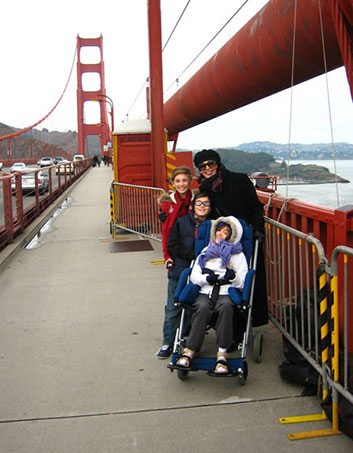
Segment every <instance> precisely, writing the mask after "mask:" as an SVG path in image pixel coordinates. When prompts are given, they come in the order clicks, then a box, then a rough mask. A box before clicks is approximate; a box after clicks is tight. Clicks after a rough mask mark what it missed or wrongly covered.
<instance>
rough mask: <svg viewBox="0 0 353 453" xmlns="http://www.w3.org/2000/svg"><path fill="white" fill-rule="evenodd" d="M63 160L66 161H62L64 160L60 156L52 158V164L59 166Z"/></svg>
mask: <svg viewBox="0 0 353 453" xmlns="http://www.w3.org/2000/svg"><path fill="white" fill-rule="evenodd" d="M63 160H66V159H64V158H63V157H61V156H56V157H55V158H54V164H55V165H57V164H60V163H61V162H62V161H63Z"/></svg>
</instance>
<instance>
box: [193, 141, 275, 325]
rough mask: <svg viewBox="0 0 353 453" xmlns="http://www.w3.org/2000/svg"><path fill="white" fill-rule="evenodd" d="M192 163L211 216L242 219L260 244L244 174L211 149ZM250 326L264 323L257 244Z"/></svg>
mask: <svg viewBox="0 0 353 453" xmlns="http://www.w3.org/2000/svg"><path fill="white" fill-rule="evenodd" d="M194 164H195V166H196V167H197V168H198V169H199V171H200V178H199V183H200V191H202V192H205V193H207V194H208V195H209V197H210V199H211V202H212V206H213V211H212V215H213V218H217V217H220V216H235V217H238V218H240V219H243V220H245V221H246V222H247V224H248V225H250V226H252V227H253V229H254V237H255V239H259V242H260V244H261V243H262V242H263V240H264V238H265V232H264V231H265V230H264V218H263V214H262V208H263V207H262V204H261V203H260V201H259V199H258V198H257V194H256V190H255V187H254V185H253V184H252V182H251V181H250V179H249V177H248V176H247V175H246V174H244V173H235V172H231V171H229V170H227V169H226V168H225V167H224V165H223V164H222V163H221V158H220V156H219V154H218V153H217V152H216V151H214V150H213V149H204V150H202V151H200V152H198V153H196V154H195V156H194ZM252 314H253V320H252V325H253V326H254V327H256V326H261V325H263V324H266V323H267V322H268V306H267V290H266V274H265V262H264V254H263V249H262V247H259V254H258V258H257V272H256V279H255V288H254V301H253V313H252Z"/></svg>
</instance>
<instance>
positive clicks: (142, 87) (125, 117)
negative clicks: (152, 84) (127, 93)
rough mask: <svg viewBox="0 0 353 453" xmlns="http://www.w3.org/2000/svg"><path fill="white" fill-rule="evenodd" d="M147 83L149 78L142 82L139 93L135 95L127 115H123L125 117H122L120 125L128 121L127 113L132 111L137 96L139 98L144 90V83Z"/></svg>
mask: <svg viewBox="0 0 353 453" xmlns="http://www.w3.org/2000/svg"><path fill="white" fill-rule="evenodd" d="M148 81H149V77H146V79H145V80H144V82H143V84H142V86H141V88H140V89H139V92H138V93H137V95H136V97H135V99H134V101H133V103H132V104H131V106H130V108H129V110H128V111H127V113H125V116H124V119H123V120H122V123H123V122H124V121H125V119H128V118H129V113H130V111H131V109H132V108H133V106H134V105H135V104H136V101H137V99H138V98H139V96H140V94H141V92H142V90H143V89H144V87H145V86H146V83H148Z"/></svg>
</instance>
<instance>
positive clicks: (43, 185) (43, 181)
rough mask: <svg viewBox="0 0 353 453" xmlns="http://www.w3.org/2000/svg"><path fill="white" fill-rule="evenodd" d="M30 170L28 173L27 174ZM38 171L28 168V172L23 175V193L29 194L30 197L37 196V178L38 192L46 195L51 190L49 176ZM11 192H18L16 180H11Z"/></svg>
mask: <svg viewBox="0 0 353 453" xmlns="http://www.w3.org/2000/svg"><path fill="white" fill-rule="evenodd" d="M27 170H28V172H27ZM31 170H32V171H31ZM36 170H38V169H37V168H29V167H27V168H26V172H25V173H22V174H21V186H22V192H23V193H29V194H30V195H35V189H36V178H37V179H38V192H39V193H44V192H47V191H48V190H49V177H48V174H46V173H44V172H43V171H41V170H39V171H36ZM11 190H12V193H13V194H14V192H15V191H16V180H15V178H11Z"/></svg>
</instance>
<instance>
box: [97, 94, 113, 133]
mask: <svg viewBox="0 0 353 453" xmlns="http://www.w3.org/2000/svg"><path fill="white" fill-rule="evenodd" d="M98 97H99V98H104V99H105V100H106V101H107V102H108V104H109V105H110V112H109V113H110V116H111V118H112V132H114V103H113V101H112V100H111V98H110V97H109V96H107V95H106V94H99V95H98ZM98 101H101V99H98Z"/></svg>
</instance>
